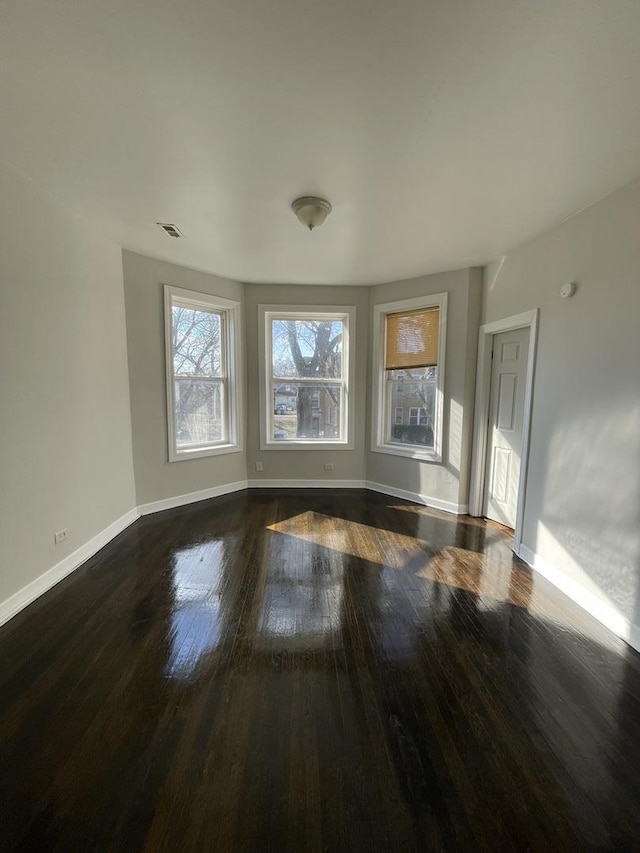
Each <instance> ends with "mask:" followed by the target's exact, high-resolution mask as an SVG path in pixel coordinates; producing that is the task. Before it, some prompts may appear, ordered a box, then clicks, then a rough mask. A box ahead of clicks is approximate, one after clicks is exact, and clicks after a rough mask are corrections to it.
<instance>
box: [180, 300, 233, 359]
mask: <svg viewBox="0 0 640 853" xmlns="http://www.w3.org/2000/svg"><path fill="white" fill-rule="evenodd" d="M171 315H172V320H173V323H172V333H173V372H174V373H175V374H176V375H178V376H185V375H187V376H222V375H223V364H222V340H221V316H220V314H218V313H216V312H214V311H203V310H199V309H195V308H186V307H184V306H182V305H179V304H174V305H172V307H171Z"/></svg>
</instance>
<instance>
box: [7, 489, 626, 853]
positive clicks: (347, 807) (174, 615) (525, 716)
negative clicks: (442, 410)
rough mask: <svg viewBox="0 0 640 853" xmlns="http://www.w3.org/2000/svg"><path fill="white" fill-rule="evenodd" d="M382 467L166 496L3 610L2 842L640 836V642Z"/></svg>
mask: <svg viewBox="0 0 640 853" xmlns="http://www.w3.org/2000/svg"><path fill="white" fill-rule="evenodd" d="M509 546H510V540H509V536H508V533H507V532H506V531H505V530H503V529H501V528H499V527H498V526H496V525H492V524H488V523H485V522H482V521H478V520H476V519H472V518H468V517H461V518H455V517H454V516H449V515H446V514H443V513H439V512H435V511H433V510H430V509H427V508H426V507H419V506H415V505H413V504H409V503H405V502H403V501H400V500H397V499H395V498H387V497H384V496H382V495H377V494H374V493H372V492H364V491H355V492H354V491H349V492H347V491H342V492H337V493H329V492H326V491H325V492H322V493H320V492H304V493H301V492H296V493H292V492H286V493H282V492H281V493H277V492H244V493H239V494H238V495H235V496H229V497H226V498H220V499H216V500H211V501H207V502H203V503H199V504H195V505H192V506H189V507H184V508H182V509H179V510H172V511H169V512H165V513H161V514H157V515H153V516H147V517H145V518H143V519H141V520H139V521H138V522H136V524H134V525H133V526H132V527H130V528H129V529H128V530H127V531H125V532H124V533H123V534H121V535H120V536H119V537H118V538H117V539H115V540H114V541H113V542H112V543H111V544H109V545H108V546H107V547H106V548H104V549H103V550H102V551H101V552H100V553H99V554H98V555H96V556H95V557H94V558H93V559H92V560H90V561H89V562H88V563H87V564H85V566H84V567H82V568H81V569H79V570H78V571H77V572H75V573H74V574H73V575H71V576H70V577H69V578H67V579H66V580H65V581H63V582H62V583H61V584H59V585H58V586H57V587H55V588H54V589H53V590H51V591H50V592H49V593H47V594H46V595H45V596H43V597H42V598H41V599H39V600H38V601H37V602H35V603H34V604H33V605H32V606H31V607H30V608H28V609H27V610H25V611H23V612H22V613H21V614H20V615H19V616H17V617H16V618H15V619H13V620H12V621H11V622H9V623H8V624H7V625H5V626H4V627H3V628H2V629H0V747H1V755H0V809H1V811H2V815H1V826H0V849H1V850H3V851H18V850H19V851H38V853H43V851H44V852H45V853H48V851H58V853H67V851H81V852H82V853H90V851H124V853H135V851H171V853H183V851H185V852H186V851H202V852H203V853H208V851H295V853H302V852H303V851H329V853H332V851H367V853H370V851H407V853H409V851H417V850H428V851H440V850H443V851H492V853H493V852H494V851H616V853H620V851H635V850H640V763H639V761H638V754H639V749H640V661H639V656H638V655H637V654H636V653H634V652H632V651H631V650H630V649H629V648H628V647H626V646H625V645H624V643H622V642H621V641H619V640H617V639H615V638H614V637H613V636H611V635H610V634H608V633H607V632H606V631H605V630H604V629H603V628H601V627H600V626H599V625H597V624H596V623H595V622H593V621H592V620H591V619H590V618H589V617H587V616H586V615H585V614H584V613H583V612H582V611H581V610H579V609H578V608H576V607H574V606H573V605H571V604H570V603H569V602H568V601H567V600H566V599H564V598H563V597H562V596H561V595H560V594H559V593H558V592H557V591H556V590H555V589H554V588H553V587H552V586H551V585H550V584H548V583H547V582H546V581H545V580H544V579H542V578H540V577H538V576H535V575H534V576H532V574H531V573H530V571H529V570H528V568H527V567H526V566H525V565H524V564H523V563H521V562H520V561H519V560H518V559H517V558H515V557H513V555H512V553H511V551H510V547H509Z"/></svg>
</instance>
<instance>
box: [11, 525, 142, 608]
mask: <svg viewBox="0 0 640 853" xmlns="http://www.w3.org/2000/svg"><path fill="white" fill-rule="evenodd" d="M137 518H138V510H137V509H135V508H134V509H132V510H129V512H126V513H125V514H124V515H122V516H121V517H120V518H118V519H116V521H114V522H113V523H112V524H110V525H109V526H108V527H105V528H104V530H101V531H100V533H97V534H96V535H95V536H93V537H92V538H91V539H89V541H88V542H85V543H84V545H81V546H80V547H79V548H77V549H76V550H75V551H73V553H71V554H69V555H68V556H67V557H65V558H64V560H60V562H59V563H56V564H55V566H52V567H51V568H50V569H47V571H46V572H43V573H42V574H41V575H39V576H38V577H37V578H35V580H32V581H31V583H28V584H27V585H26V586H23V587H22V589H19V590H18V591H17V592H16V593H14V594H13V595H12V596H10V597H9V598H7V599H5V600H4V601H3V602H2V603H0V625H4V623H5V622H8V621H9V619H11V618H12V617H13V616H15V615H16V614H17V613H19V612H20V611H21V610H22V609H23V608H25V607H26V606H27V605H28V604H31V602H32V601H35V600H36V598H38V597H39V596H41V595H42V594H43V593H45V592H47V590H49V589H51V587H52V586H55V585H56V584H57V583H59V582H60V581H61V580H62V579H63V578H66V576H67V575H70V574H71V572H73V571H74V570H75V569H77V568H78V566H81V565H82V563H84V562H86V561H87V560H88V559H89V557H93V555H94V554H97V552H98V551H99V550H100V549H101V548H104V546H105V545H106V544H107V542H110V541H111V540H112V539H113V538H114V537H116V536H117V535H118V534H119V533H122V531H123V530H124V529H125V528H127V527H129V525H130V524H133V522H134V521H135V520H136V519H137Z"/></svg>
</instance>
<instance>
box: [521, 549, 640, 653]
mask: <svg viewBox="0 0 640 853" xmlns="http://www.w3.org/2000/svg"><path fill="white" fill-rule="evenodd" d="M518 556H519V557H520V558H521V559H522V560H524V561H525V563H527V564H528V565H529V566H531V568H532V569H533V570H534V571H535V572H537V573H538V574H540V575H542V577H543V578H546V579H547V580H548V581H549V582H550V583H552V584H553V585H554V586H555V587H556V588H557V589H559V590H560V592H563V593H564V594H565V595H566V596H567V598H570V599H571V601H573V602H574V603H575V604H577V605H578V607H581V608H582V609H583V610H585V611H586V612H587V613H589V614H590V615H591V616H593V618H594V619H596V620H597V621H598V622H600V624H601V625H604V626H605V628H608V629H609V630H610V631H611V632H612V633H613V634H615V635H616V636H617V637H620V638H621V639H623V640H625V642H627V643H629V645H630V646H631V647H632V648H634V649H635V650H636V651H639V652H640V625H635V624H634V623H633V622H631V621H630V620H629V619H627V617H626V616H623V614H622V613H620V611H619V610H618V609H617V608H616V607H615V606H614V605H613V604H612V603H611V602H609V601H606V600H605V599H603V598H601V597H600V596H599V595H596V593H594V592H592V591H591V590H589V589H587V588H586V587H585V586H584V585H583V584H581V583H580V581H578V580H576V579H575V578H573V577H571V575H569V574H567V573H566V572H564V571H563V570H562V569H559V568H558V567H557V566H554V565H553V563H550V562H549V560H546V559H545V558H544V557H541V556H540V555H539V554H535V553H534V552H533V551H532V550H531V549H530V548H527V546H526V545H520V548H519V550H518Z"/></svg>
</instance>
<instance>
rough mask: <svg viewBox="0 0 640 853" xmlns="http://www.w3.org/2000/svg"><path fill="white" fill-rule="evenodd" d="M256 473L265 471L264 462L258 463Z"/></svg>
mask: <svg viewBox="0 0 640 853" xmlns="http://www.w3.org/2000/svg"><path fill="white" fill-rule="evenodd" d="M256 471H264V465H263V464H262V462H256Z"/></svg>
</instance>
